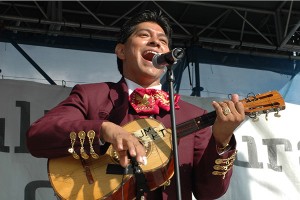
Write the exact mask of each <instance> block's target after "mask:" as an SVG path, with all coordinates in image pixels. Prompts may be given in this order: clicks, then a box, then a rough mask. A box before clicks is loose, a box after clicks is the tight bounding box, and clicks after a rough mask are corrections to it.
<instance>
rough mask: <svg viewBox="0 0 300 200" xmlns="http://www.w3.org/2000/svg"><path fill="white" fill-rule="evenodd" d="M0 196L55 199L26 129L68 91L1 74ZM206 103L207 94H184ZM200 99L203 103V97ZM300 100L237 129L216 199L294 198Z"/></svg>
mask: <svg viewBox="0 0 300 200" xmlns="http://www.w3.org/2000/svg"><path fill="white" fill-rule="evenodd" d="M0 92H1V95H0V160H1V164H0V199H3V200H6V199H18V200H19V199H26V200H35V199H39V200H48V199H49V200H55V199H56V197H55V195H54V192H53V190H52V189H51V186H50V183H49V181H48V176H47V160H46V159H41V158H34V157H32V156H31V155H30V154H29V153H28V152H27V150H26V146H25V132H26V129H27V128H28V127H29V125H30V123H32V122H33V121H35V120H36V119H37V118H39V117H41V116H42V115H43V114H44V113H45V111H47V110H49V109H51V108H52V107H53V106H55V105H56V104H57V103H59V102H60V101H61V100H63V99H64V98H65V97H66V96H67V95H68V94H69V92H70V88H66V87H62V86H51V85H45V84H41V83H34V82H27V81H16V80H0ZM185 99H186V100H189V101H191V102H192V103H194V104H197V105H201V106H207V109H208V110H211V108H210V107H209V106H210V104H209V103H207V99H202V98H188V97H186V98H185ZM203 102H205V103H203ZM299 113H300V106H299V105H295V104H290V103H286V110H284V111H282V112H281V113H280V114H281V117H280V118H277V117H274V115H273V113H270V114H269V116H268V121H266V119H265V116H260V118H259V121H256V122H254V121H252V120H251V119H247V120H246V121H245V122H244V123H243V124H242V125H241V126H240V127H239V129H238V130H237V131H236V133H235V135H236V139H237V142H238V146H237V149H238V154H237V155H238V158H237V160H236V162H235V166H234V173H233V178H232V182H231V185H230V188H229V190H228V192H227V193H226V194H225V195H224V196H223V197H222V198H220V199H226V200H227V199H228V200H229V199H230V200H240V199H243V200H248V199H249V200H257V199H265V198H267V199H272V200H277V199H278V200H283V199H284V200H288V199H289V200H295V199H299V197H300V173H299V172H300V170H299V168H300V167H299V165H300V157H299V156H300V131H299V124H298V123H300V120H299V116H298V115H299Z"/></svg>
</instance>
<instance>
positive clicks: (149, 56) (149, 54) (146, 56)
mask: <svg viewBox="0 0 300 200" xmlns="http://www.w3.org/2000/svg"><path fill="white" fill-rule="evenodd" d="M155 54H157V53H156V52H154V51H146V52H145V53H144V54H143V58H144V59H145V60H148V61H151V62H152V59H153V57H154V56H155Z"/></svg>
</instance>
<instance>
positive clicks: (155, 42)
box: [149, 36, 161, 48]
mask: <svg viewBox="0 0 300 200" xmlns="http://www.w3.org/2000/svg"><path fill="white" fill-rule="evenodd" d="M149 44H150V45H151V46H154V47H157V48H160V46H161V42H160V40H159V39H158V37H155V36H154V37H151V38H150V40H149Z"/></svg>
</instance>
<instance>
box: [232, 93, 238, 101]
mask: <svg viewBox="0 0 300 200" xmlns="http://www.w3.org/2000/svg"><path fill="white" fill-rule="evenodd" d="M231 101H233V103H237V102H238V101H239V95H238V94H231Z"/></svg>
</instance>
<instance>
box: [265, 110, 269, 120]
mask: <svg viewBox="0 0 300 200" xmlns="http://www.w3.org/2000/svg"><path fill="white" fill-rule="evenodd" d="M269 112H270V111H269V110H267V111H266V115H265V119H266V121H268V114H269Z"/></svg>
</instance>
